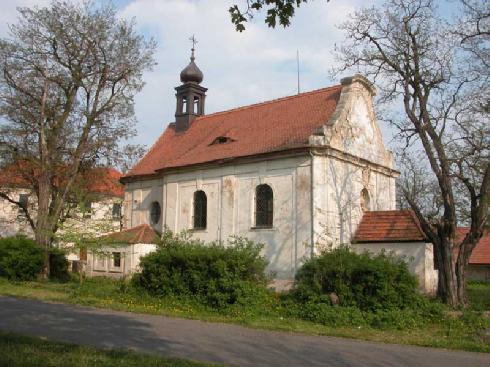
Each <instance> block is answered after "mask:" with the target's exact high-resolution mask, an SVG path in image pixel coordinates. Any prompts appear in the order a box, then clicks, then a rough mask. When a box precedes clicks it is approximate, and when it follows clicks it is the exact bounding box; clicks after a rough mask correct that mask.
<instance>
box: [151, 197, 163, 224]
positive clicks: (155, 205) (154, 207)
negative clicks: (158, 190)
mask: <svg viewBox="0 0 490 367" xmlns="http://www.w3.org/2000/svg"><path fill="white" fill-rule="evenodd" d="M161 215H162V208H161V207H160V203H159V202H158V201H154V202H152V203H151V205H150V221H151V224H153V225H154V224H157V223H158V222H159V221H160V217H161Z"/></svg>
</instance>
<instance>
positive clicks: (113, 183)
mask: <svg viewBox="0 0 490 367" xmlns="http://www.w3.org/2000/svg"><path fill="white" fill-rule="evenodd" d="M38 173H39V169H38V168H36V167H35V166H34V165H33V164H30V163H27V162H23V163H18V164H11V165H9V166H7V167H5V168H4V169H3V170H1V172H0V187H2V186H3V187H9V188H17V187H18V188H29V187H32V185H33V181H32V180H31V179H34V180H35V179H36V178H35V176H36V174H38ZM59 176H63V174H62V173H61V174H60V175H59ZM121 176H122V173H121V172H119V171H118V170H116V169H114V168H107V167H96V168H93V169H92V170H90V171H87V172H85V173H84V174H83V175H82V178H81V179H80V183H81V185H83V186H84V189H85V190H87V191H88V192H90V193H95V194H103V195H109V196H116V197H121V198H122V197H124V186H123V185H122V184H121V183H120V182H119V179H120V178H121Z"/></svg>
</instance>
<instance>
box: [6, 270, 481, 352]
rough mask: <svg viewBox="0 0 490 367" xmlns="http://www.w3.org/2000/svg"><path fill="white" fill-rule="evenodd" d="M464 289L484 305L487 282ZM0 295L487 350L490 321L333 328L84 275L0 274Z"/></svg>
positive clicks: (281, 312) (276, 306)
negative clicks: (12, 278)
mask: <svg viewBox="0 0 490 367" xmlns="http://www.w3.org/2000/svg"><path fill="white" fill-rule="evenodd" d="M470 290H471V291H470V295H471V296H472V297H475V294H478V295H479V296H478V297H479V298H478V297H477V298H478V299H480V301H478V302H479V303H478V304H479V305H485V304H488V297H487V298H486V299H485V297H486V296H485V294H487V295H488V290H489V286H488V285H487V286H484V285H481V286H480V285H479V286H478V287H475V286H473V285H471V286H470ZM485 292H486V293H485ZM0 294H3V295H10V296H16V297H27V298H35V299H39V300H44V301H56V302H64V303H72V304H79V305H85V306H93V307H100V308H108V309H114V310H121V311H129V312H137V313H149V314H157V315H166V316H173V317H182V318H190V319H200V320H206V321H216V322H227V323H234V324H239V325H244V326H248V327H253V328H262V329H271V330H283V331H293V332H302V333H308V334H313V335H330V336H340V337H347V338H356V339H364V340H371V341H379V342H386V343H397V344H412V345H420V346H429V347H441V348H450V349H460V350H468V351H479V352H487V353H490V344H489V343H488V341H485V340H484V339H483V338H482V337H481V336H480V334H479V333H478V332H477V331H476V329H478V328H480V329H481V328H490V320H489V319H484V318H481V317H477V316H476V315H475V317H473V315H469V316H470V317H469V319H470V320H468V318H467V319H466V320H462V319H463V318H464V317H463V318H454V317H447V319H445V320H444V322H439V323H433V322H427V323H424V325H423V326H419V327H414V328H407V329H401V330H400V329H395V328H372V327H333V326H326V325H322V324H317V323H313V322H308V321H304V320H301V319H296V318H292V317H290V316H287V310H286V309H285V308H286V307H285V306H284V305H281V303H280V302H278V301H277V300H275V299H274V297H272V296H271V297H270V300H269V301H267V302H266V303H264V304H261V305H260V308H257V307H255V308H254V307H245V306H237V307H234V306H233V307H230V308H228V309H226V310H221V311H218V310H213V309H211V308H209V307H206V306H203V305H200V304H197V303H196V302H194V301H191V300H188V301H184V300H178V299H174V298H155V297H151V296H149V295H147V294H144V293H141V292H136V291H135V290H134V289H133V288H132V287H130V286H129V285H128V284H127V283H124V282H121V281H114V280H109V279H103V278H96V279H88V280H87V281H86V282H85V283H84V284H83V285H82V286H80V285H79V284H78V283H76V282H68V283H55V282H18V283H12V282H8V281H7V280H6V279H3V278H0ZM483 299H485V300H483ZM479 307H480V306H479ZM481 307H484V306H481ZM475 325H476V326H475ZM0 352H1V351H0Z"/></svg>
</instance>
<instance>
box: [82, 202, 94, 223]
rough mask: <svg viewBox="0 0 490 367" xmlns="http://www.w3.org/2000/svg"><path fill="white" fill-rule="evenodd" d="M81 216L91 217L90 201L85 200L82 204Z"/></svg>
mask: <svg viewBox="0 0 490 367" xmlns="http://www.w3.org/2000/svg"><path fill="white" fill-rule="evenodd" d="M82 213H83V217H84V218H86V219H89V218H91V217H92V202H90V201H89V200H85V201H84V202H83V204H82Z"/></svg>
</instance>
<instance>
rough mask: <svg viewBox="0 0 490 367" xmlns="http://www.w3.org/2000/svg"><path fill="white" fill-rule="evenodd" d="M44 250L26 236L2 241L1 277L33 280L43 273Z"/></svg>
mask: <svg viewBox="0 0 490 367" xmlns="http://www.w3.org/2000/svg"><path fill="white" fill-rule="evenodd" d="M43 263H44V256H43V249H42V248H41V247H40V246H39V245H38V244H37V243H36V242H35V241H33V240H31V239H29V238H27V237H25V236H15V237H7V238H2V239H0V276H3V277H6V278H8V279H12V280H33V279H35V278H36V277H37V275H38V274H39V273H40V272H41V271H42V268H43Z"/></svg>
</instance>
